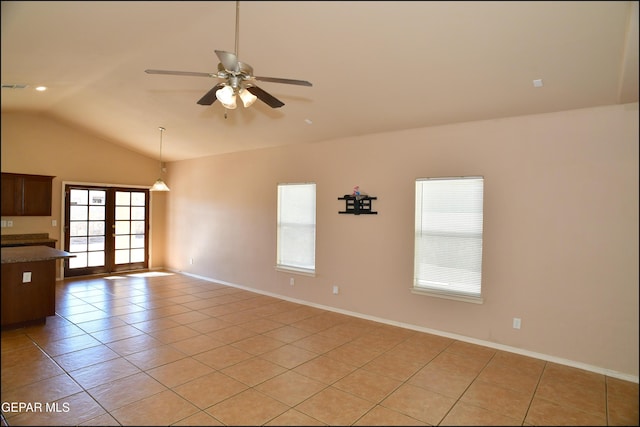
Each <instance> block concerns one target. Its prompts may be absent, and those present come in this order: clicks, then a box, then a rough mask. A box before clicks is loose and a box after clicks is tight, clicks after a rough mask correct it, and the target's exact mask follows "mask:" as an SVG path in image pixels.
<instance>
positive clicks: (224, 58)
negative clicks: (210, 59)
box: [215, 50, 240, 71]
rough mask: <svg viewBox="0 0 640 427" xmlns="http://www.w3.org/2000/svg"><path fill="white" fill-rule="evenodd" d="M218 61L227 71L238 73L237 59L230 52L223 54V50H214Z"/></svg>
mask: <svg viewBox="0 0 640 427" xmlns="http://www.w3.org/2000/svg"><path fill="white" fill-rule="evenodd" d="M215 52H216V55H218V59H220V62H221V63H222V65H223V66H224V68H225V69H226V70H227V71H240V70H239V68H240V66H239V65H238V58H237V57H236V55H235V54H233V53H231V52H225V51H224V50H216V51H215Z"/></svg>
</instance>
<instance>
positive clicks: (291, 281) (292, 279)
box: [289, 277, 296, 286]
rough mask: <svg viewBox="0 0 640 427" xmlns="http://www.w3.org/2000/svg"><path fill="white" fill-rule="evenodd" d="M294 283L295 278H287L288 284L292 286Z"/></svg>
mask: <svg viewBox="0 0 640 427" xmlns="http://www.w3.org/2000/svg"><path fill="white" fill-rule="evenodd" d="M295 284H296V279H294V278H293V277H292V278H290V279H289V285H290V286H293V285H295Z"/></svg>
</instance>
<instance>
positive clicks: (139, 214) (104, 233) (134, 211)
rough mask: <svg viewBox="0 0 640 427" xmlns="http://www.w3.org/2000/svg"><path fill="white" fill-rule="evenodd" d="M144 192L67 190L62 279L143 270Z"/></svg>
mask: <svg viewBox="0 0 640 427" xmlns="http://www.w3.org/2000/svg"><path fill="white" fill-rule="evenodd" d="M148 198H149V192H148V190H146V189H145V190H139V189H129V188H96V187H89V186H76V185H67V187H66V200H65V209H66V216H65V230H66V231H67V232H66V236H65V250H66V251H68V252H71V253H72V254H74V255H75V257H73V258H70V259H68V260H66V261H65V276H79V275H87V274H98V273H110V272H114V271H122V270H134V269H142V268H147V267H148V242H149V237H148V233H147V230H148V222H149V207H148V203H147V201H148Z"/></svg>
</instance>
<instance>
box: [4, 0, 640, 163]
mask: <svg viewBox="0 0 640 427" xmlns="http://www.w3.org/2000/svg"><path fill="white" fill-rule="evenodd" d="M239 12H240V13H239V24H240V25H239V43H238V44H239V46H238V57H239V59H240V60H241V61H242V62H245V63H248V64H250V65H251V66H253V69H254V73H255V75H258V76H267V77H280V78H290V79H300V80H308V81H310V82H311V83H312V84H313V87H304V86H294V85H287V84H279V83H269V82H257V83H258V85H259V86H260V87H261V88H262V89H264V90H266V91H267V92H269V93H271V94H272V95H273V96H275V97H277V98H278V99H280V100H282V101H283V102H284V103H285V105H284V106H283V107H282V108H279V109H272V108H270V107H268V106H267V105H266V104H264V103H262V102H260V101H257V102H256V103H255V104H254V105H253V106H251V107H250V108H247V109H245V108H244V107H242V106H239V107H238V109H236V110H230V111H229V112H228V115H227V118H226V119H225V117H224V113H225V109H224V107H222V105H221V104H220V103H219V102H215V103H214V104H213V105H211V106H202V105H198V104H197V101H198V100H199V99H200V98H201V97H202V96H203V95H204V94H205V93H206V92H208V91H209V90H210V89H211V88H212V87H213V86H215V85H216V84H217V83H218V82H219V81H220V80H219V79H217V78H203V77H184V76H168V75H151V74H147V73H145V72H144V70H145V69H148V68H154V69H165V70H180V71H197V72H207V73H208V72H216V70H217V64H218V58H217V57H216V55H215V53H214V50H226V51H229V52H234V51H235V23H236V2H234V1H212V2H206V1H112V2H104V1H69V2H67V1H63V2H56V1H51V2H49V1H45V2H39V1H2V51H1V54H2V84H3V89H2V98H1V100H2V111H3V112H5V111H7V112H8V111H38V112H43V113H46V114H50V115H52V116H54V117H56V118H58V119H60V120H63V121H67V122H71V123H73V124H75V125H77V126H79V127H81V128H85V129H88V130H90V131H91V132H93V133H96V134H97V135H99V136H101V137H103V138H105V139H108V140H110V141H112V142H114V143H117V144H121V145H123V146H126V147H129V148H131V149H133V150H135V151H138V152H141V153H144V154H146V155H149V156H151V157H154V158H157V157H158V151H159V138H160V131H159V130H158V127H159V126H163V127H165V128H166V131H165V132H164V135H163V154H162V156H163V159H164V160H169V161H171V160H180V159H187V158H195V157H201V156H206V155H211V154H219V153H225V152H231V151H236V150H247V149H254V148H260V147H269V146H277V145H284V144H298V143H311V142H317V141H323V140H328V139H334V138H342V137H348V136H355V135H363V134H368V133H376V132H385V131H393V130H400V129H406V128H419V127H426V126H433V125H440V124H449V123H458V122H466V121H473V120H484V119H495V118H501V117H508V116H516V115H523V114H537V113H545V112H554V111H561V110H568V109H576V108H585V107H593V106H602V105H611V104H620V103H628V102H637V101H638V2H629V1H603V2H598V1H566V2H563V1H542V2H541V1H531V2H521V1H517V2H507V1H495V2H484V1H480V2H476V1H470V2H456V1H444V2H436V1H427V2H415V1H409V2H403V1H366V2H361V1H355V2H351V1H326V2H325V1H276V2H274V1H259V2H258V1H247V2H244V1H243V2H240V5H239ZM535 79H542V81H543V83H544V86H543V87H541V88H536V87H534V85H533V80H535ZM14 84H18V85H27V87H26V88H24V89H9V88H4V86H5V85H14ZM38 85H45V86H48V87H49V90H47V91H46V92H37V91H35V90H34V88H35V87H36V86H38ZM306 119H308V120H311V121H312V124H307V123H306V122H305V120H306Z"/></svg>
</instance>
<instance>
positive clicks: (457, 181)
mask: <svg viewBox="0 0 640 427" xmlns="http://www.w3.org/2000/svg"><path fill="white" fill-rule="evenodd" d="M483 194H484V179H483V178H482V177H458V178H422V179H418V180H416V206H415V207H416V211H415V251H414V283H413V291H414V292H415V293H424V294H428V295H434V296H440V297H444V298H451V299H457V300H463V301H469V302H475V303H481V302H482V234H483V228H482V221H483Z"/></svg>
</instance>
